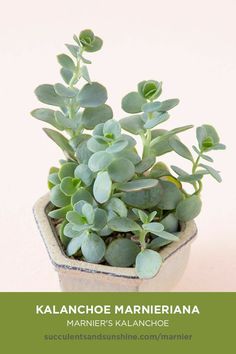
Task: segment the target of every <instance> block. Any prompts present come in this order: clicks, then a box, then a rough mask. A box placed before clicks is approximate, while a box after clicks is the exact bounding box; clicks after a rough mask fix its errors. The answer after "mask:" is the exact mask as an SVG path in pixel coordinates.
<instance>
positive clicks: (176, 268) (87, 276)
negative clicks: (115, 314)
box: [33, 194, 197, 292]
mask: <svg viewBox="0 0 236 354" xmlns="http://www.w3.org/2000/svg"><path fill="white" fill-rule="evenodd" d="M50 207H51V206H50V202H49V194H46V195H45V196H43V197H41V198H40V199H39V200H38V201H37V202H36V203H35V205H34V208H33V211H34V215H35V219H36V222H37V225H38V228H39V231H40V233H41V236H42V238H43V241H44V244H45V246H46V249H47V251H48V254H49V257H50V259H51V262H52V264H53V266H54V267H55V269H56V271H57V272H58V276H59V281H60V286H61V289H62V291H75V292H86V291H88V292H95V291H104V292H120V291H121V292H127V291H128V292H141V291H147V292H152V291H170V290H171V289H172V288H173V287H174V286H175V285H176V284H177V282H178V281H179V279H180V278H181V276H182V274H183V272H184V270H185V268H186V265H187V262H188V258H189V254H190V248H191V243H192V240H193V239H194V237H195V236H196V234H197V228H196V224H195V222H194V221H189V222H187V223H185V224H184V225H182V229H181V235H180V241H179V242H172V243H171V244H169V245H167V246H165V247H163V248H162V249H161V251H160V254H161V256H162V258H163V265H162V267H161V269H160V271H159V272H158V274H157V275H156V276H155V277H154V278H152V279H147V280H146V279H139V278H138V277H137V275H136V273H135V269H134V268H119V267H112V266H107V265H102V264H92V263H88V262H83V261H79V260H76V259H72V258H69V257H68V256H67V255H66V254H65V252H64V250H63V248H62V246H61V243H60V241H59V239H58V235H57V232H56V229H55V227H54V226H53V224H52V223H51V221H50V218H48V216H47V212H48V211H49V210H50Z"/></svg>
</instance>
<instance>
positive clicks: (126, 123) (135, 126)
mask: <svg viewBox="0 0 236 354" xmlns="http://www.w3.org/2000/svg"><path fill="white" fill-rule="evenodd" d="M119 122H120V125H121V127H122V128H123V129H124V130H126V131H127V132H129V133H131V134H134V135H138V134H140V133H141V132H143V131H144V130H145V129H144V127H143V126H144V121H143V120H142V116H141V115H135V116H130V117H125V118H122V119H121V120H120V121H119Z"/></svg>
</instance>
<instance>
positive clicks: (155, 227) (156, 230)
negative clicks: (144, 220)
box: [143, 222, 164, 235]
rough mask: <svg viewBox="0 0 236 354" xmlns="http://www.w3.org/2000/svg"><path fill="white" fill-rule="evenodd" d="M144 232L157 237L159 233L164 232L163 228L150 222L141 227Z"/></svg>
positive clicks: (159, 224) (156, 223)
mask: <svg viewBox="0 0 236 354" xmlns="http://www.w3.org/2000/svg"><path fill="white" fill-rule="evenodd" d="M143 229H144V230H145V231H148V232H151V233H152V234H154V235H157V234H158V233H159V232H161V231H163V230H164V226H163V225H162V224H161V223H159V222H151V223H148V224H144V225H143Z"/></svg>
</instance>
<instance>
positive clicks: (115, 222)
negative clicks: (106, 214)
mask: <svg viewBox="0 0 236 354" xmlns="http://www.w3.org/2000/svg"><path fill="white" fill-rule="evenodd" d="M108 227H109V228H110V229H112V230H114V231H120V232H128V231H137V230H141V227H140V226H139V224H137V223H136V222H135V221H133V220H131V219H129V218H120V217H114V218H113V219H111V220H110V221H109V222H108Z"/></svg>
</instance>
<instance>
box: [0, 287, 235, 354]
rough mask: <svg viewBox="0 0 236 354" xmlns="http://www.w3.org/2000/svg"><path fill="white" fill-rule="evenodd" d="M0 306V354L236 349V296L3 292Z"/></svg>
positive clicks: (217, 350)
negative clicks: (235, 320) (235, 322)
mask: <svg viewBox="0 0 236 354" xmlns="http://www.w3.org/2000/svg"><path fill="white" fill-rule="evenodd" d="M0 307H1V348H4V350H1V353H7V354H12V353H16V352H17V353H24V354H31V353H32V354H39V353H40V354H41V353H44V354H47V353H53V354H54V353H57V354H60V353H63V354H65V353H67V354H68V353H74V352H75V351H76V352H77V353H79V352H81V351H84V352H85V351H86V352H87V353H91V352H92V351H93V352H94V353H112V351H115V352H119V351H123V352H124V353H127V352H128V351H129V350H136V352H143V353H145V352H144V351H146V350H147V351H148V350H156V353H158V350H163V353H165V354H166V353H195V352H196V353H199V351H200V350H201V351H202V353H206V352H207V351H209V352H210V353H222V351H223V350H224V351H225V353H232V352H234V351H235V349H234V347H235V324H234V319H235V315H236V293H0ZM153 353H154V352H153Z"/></svg>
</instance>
